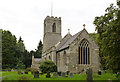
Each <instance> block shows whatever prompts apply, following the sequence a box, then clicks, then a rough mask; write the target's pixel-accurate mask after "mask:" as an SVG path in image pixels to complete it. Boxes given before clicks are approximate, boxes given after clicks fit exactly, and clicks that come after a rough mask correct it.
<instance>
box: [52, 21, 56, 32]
mask: <svg viewBox="0 0 120 82" xmlns="http://www.w3.org/2000/svg"><path fill="white" fill-rule="evenodd" d="M52 32H56V24H55V23H53V26H52Z"/></svg>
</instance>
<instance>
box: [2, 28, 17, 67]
mask: <svg viewBox="0 0 120 82" xmlns="http://www.w3.org/2000/svg"><path fill="white" fill-rule="evenodd" d="M16 42H17V40H16V37H15V35H12V33H11V32H10V31H5V30H4V31H2V68H3V69H5V68H14V67H15V66H16V64H17V63H16V61H17V58H16V52H15V51H16V50H15V49H16Z"/></svg>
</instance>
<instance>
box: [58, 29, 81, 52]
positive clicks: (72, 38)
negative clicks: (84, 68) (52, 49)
mask: <svg viewBox="0 0 120 82" xmlns="http://www.w3.org/2000/svg"><path fill="white" fill-rule="evenodd" d="M82 31H83V30H82ZM82 31H80V32H78V33H77V34H75V35H73V36H72V37H70V38H68V39H67V40H66V41H65V42H64V44H63V45H61V46H60V47H59V48H58V49H57V51H60V50H63V49H65V48H68V46H69V44H71V43H72V42H73V41H74V40H75V39H76V38H77V36H78V35H79V34H80V33H81V32H82Z"/></svg>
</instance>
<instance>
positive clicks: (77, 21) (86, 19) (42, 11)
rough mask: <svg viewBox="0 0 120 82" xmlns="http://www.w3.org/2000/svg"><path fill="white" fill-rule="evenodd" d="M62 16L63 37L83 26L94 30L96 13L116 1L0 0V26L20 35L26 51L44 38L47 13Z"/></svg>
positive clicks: (17, 35) (100, 12)
mask: <svg viewBox="0 0 120 82" xmlns="http://www.w3.org/2000/svg"><path fill="white" fill-rule="evenodd" d="M51 2H52V3H53V16H57V17H61V18H62V37H64V35H65V34H66V33H67V32H68V29H70V33H71V34H72V35H74V34H75V33H77V32H79V31H81V30H82V29H83V24H86V30H87V31H88V32H89V33H94V32H95V26H94V25H93V21H94V18H95V17H96V16H100V15H103V14H104V13H105V9H106V8H107V7H108V6H109V5H110V4H111V3H113V4H114V5H116V0H0V28H2V29H3V30H9V31H11V32H12V34H13V35H15V36H16V37H17V39H18V38H19V37H20V36H21V37H22V39H23V40H24V44H25V47H26V49H27V50H28V51H30V50H35V49H36V48H37V45H38V43H39V41H40V40H43V23H44V19H45V17H46V16H48V15H49V16H51Z"/></svg>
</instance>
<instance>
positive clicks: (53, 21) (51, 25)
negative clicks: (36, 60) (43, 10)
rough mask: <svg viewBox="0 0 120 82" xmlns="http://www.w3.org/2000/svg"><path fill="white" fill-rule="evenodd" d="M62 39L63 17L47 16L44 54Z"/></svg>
mask: <svg viewBox="0 0 120 82" xmlns="http://www.w3.org/2000/svg"><path fill="white" fill-rule="evenodd" d="M61 39H62V37H61V17H59V18H58V17H53V16H51V17H50V16H47V17H46V18H45V20H44V36H43V53H44V52H45V51H46V50H48V49H49V48H50V47H52V46H54V45H55V44H56V43H57V42H59V41H60V40H61Z"/></svg>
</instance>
